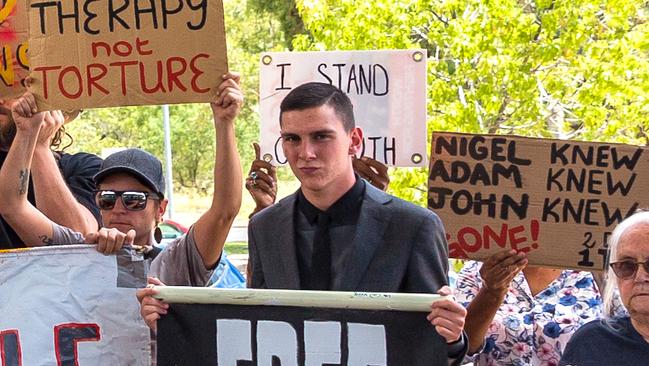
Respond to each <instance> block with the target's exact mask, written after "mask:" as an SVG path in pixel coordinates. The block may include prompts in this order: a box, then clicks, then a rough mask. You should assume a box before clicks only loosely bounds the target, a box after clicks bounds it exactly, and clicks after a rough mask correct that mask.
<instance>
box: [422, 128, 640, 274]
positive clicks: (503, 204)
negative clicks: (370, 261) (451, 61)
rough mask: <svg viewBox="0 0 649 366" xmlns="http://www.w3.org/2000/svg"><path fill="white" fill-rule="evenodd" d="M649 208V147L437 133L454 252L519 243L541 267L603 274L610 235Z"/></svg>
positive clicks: (434, 168) (439, 195)
mask: <svg viewBox="0 0 649 366" xmlns="http://www.w3.org/2000/svg"><path fill="white" fill-rule="evenodd" d="M648 204H649V159H647V148H644V147H639V146H632V145H623V144H607V143H596V142H581V141H566V140H552V139H538V138H526V137H518V136H495V135H471V134H459V133H447V132H434V133H433V139H432V147H431V159H430V170H429V180H428V208H430V209H431V210H433V211H435V212H436V213H437V214H438V215H439V216H440V217H441V219H442V221H443V222H444V227H445V228H446V237H447V239H448V243H449V256H450V257H453V258H471V259H478V260H482V259H485V258H486V257H488V256H489V255H490V254H492V253H494V252H496V251H499V250H503V249H516V250H520V251H524V252H526V253H527V255H528V258H529V262H530V263H532V264H538V265H546V266H553V267H560V268H575V269H586V270H602V269H604V265H605V258H606V252H607V241H608V237H609V235H610V233H611V232H612V231H613V229H614V228H615V226H616V225H617V224H618V223H619V222H621V221H622V220H623V219H624V218H626V217H628V216H630V215H631V214H633V213H634V212H635V211H636V210H637V209H639V208H644V207H647V205H648Z"/></svg>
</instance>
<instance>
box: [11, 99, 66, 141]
mask: <svg viewBox="0 0 649 366" xmlns="http://www.w3.org/2000/svg"><path fill="white" fill-rule="evenodd" d="M11 114H12V117H13V120H14V122H15V123H16V129H18V130H19V131H24V132H27V133H38V131H39V130H40V129H41V127H42V125H43V124H44V123H45V124H57V123H61V124H62V123H63V114H62V113H61V111H52V112H38V108H37V107H36V99H35V98H34V95H33V94H32V93H29V92H27V93H25V94H23V95H22V96H21V97H20V98H18V99H17V100H16V101H15V102H14V103H13V105H12V106H11Z"/></svg>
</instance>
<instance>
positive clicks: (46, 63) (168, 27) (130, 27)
mask: <svg viewBox="0 0 649 366" xmlns="http://www.w3.org/2000/svg"><path fill="white" fill-rule="evenodd" d="M29 4H30V7H29V25H30V50H29V52H30V55H29V57H30V61H31V66H32V68H31V69H32V71H31V74H30V75H31V77H32V79H33V82H32V85H31V87H30V90H32V91H33V92H34V93H35V94H36V96H37V102H38V103H39V107H40V108H41V109H63V110H74V109H80V108H88V107H91V108H94V107H111V106H125V105H149V104H167V103H168V104H171V103H190V102H209V101H213V100H215V96H216V86H218V84H219V83H220V82H221V76H222V75H223V74H224V73H226V72H227V54H226V44H225V29H224V24H223V4H222V2H221V0H173V1H166V0H150V1H124V0H119V1H118V0H109V1H96V0H71V1H62V0H56V1H50V0H31V1H29Z"/></svg>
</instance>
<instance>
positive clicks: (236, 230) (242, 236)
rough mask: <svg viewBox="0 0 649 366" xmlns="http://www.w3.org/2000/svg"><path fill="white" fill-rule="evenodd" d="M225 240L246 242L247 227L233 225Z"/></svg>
mask: <svg viewBox="0 0 649 366" xmlns="http://www.w3.org/2000/svg"><path fill="white" fill-rule="evenodd" d="M225 241H226V242H232V241H244V242H248V227H247V226H233V227H232V228H231V229H230V233H229V234H228V238H227V239H226V240H225Z"/></svg>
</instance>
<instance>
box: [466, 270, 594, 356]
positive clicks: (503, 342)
mask: <svg viewBox="0 0 649 366" xmlns="http://www.w3.org/2000/svg"><path fill="white" fill-rule="evenodd" d="M481 266H482V263H480V262H473V261H469V262H467V263H466V265H465V266H464V268H463V269H462V270H461V271H460V274H459V276H458V279H457V285H456V299H457V301H458V302H460V303H461V304H463V305H464V306H465V307H466V306H468V304H469V303H470V302H471V300H473V298H475V296H476V295H477V294H478V290H479V289H480V286H481V283H482V278H481V277H480V273H479V271H480V267H481ZM602 312H603V307H602V298H601V296H600V292H599V290H598V288H597V285H596V284H595V281H594V280H593V276H592V275H591V273H590V272H584V271H570V270H568V271H563V272H562V273H561V274H560V275H559V277H558V278H557V279H555V280H554V281H553V282H552V283H550V285H549V286H548V287H547V288H546V289H545V290H543V291H541V292H539V293H538V294H537V295H536V296H532V292H531V291H530V288H529V286H528V284H527V281H526V280H525V276H524V275H523V273H522V272H519V273H518V274H517V275H516V277H514V280H513V281H512V283H511V284H510V287H509V291H508V293H507V295H506V296H505V300H504V301H503V304H502V305H501V306H500V309H498V312H496V315H495V317H494V320H493V322H492V323H491V325H490V326H489V329H488V330H487V334H486V335H485V343H484V347H483V348H482V350H480V351H479V353H477V354H476V355H474V356H473V357H467V359H466V360H467V361H468V360H469V359H470V358H473V361H474V362H475V364H476V365H558V364H559V359H560V358H561V354H562V352H563V349H564V348H565V346H566V344H567V343H568V340H569V339H570V337H571V336H572V334H573V333H574V332H575V331H576V330H577V329H578V328H579V327H580V326H581V325H583V324H585V323H587V322H589V321H591V320H594V319H597V318H600V317H601V316H602Z"/></svg>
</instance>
